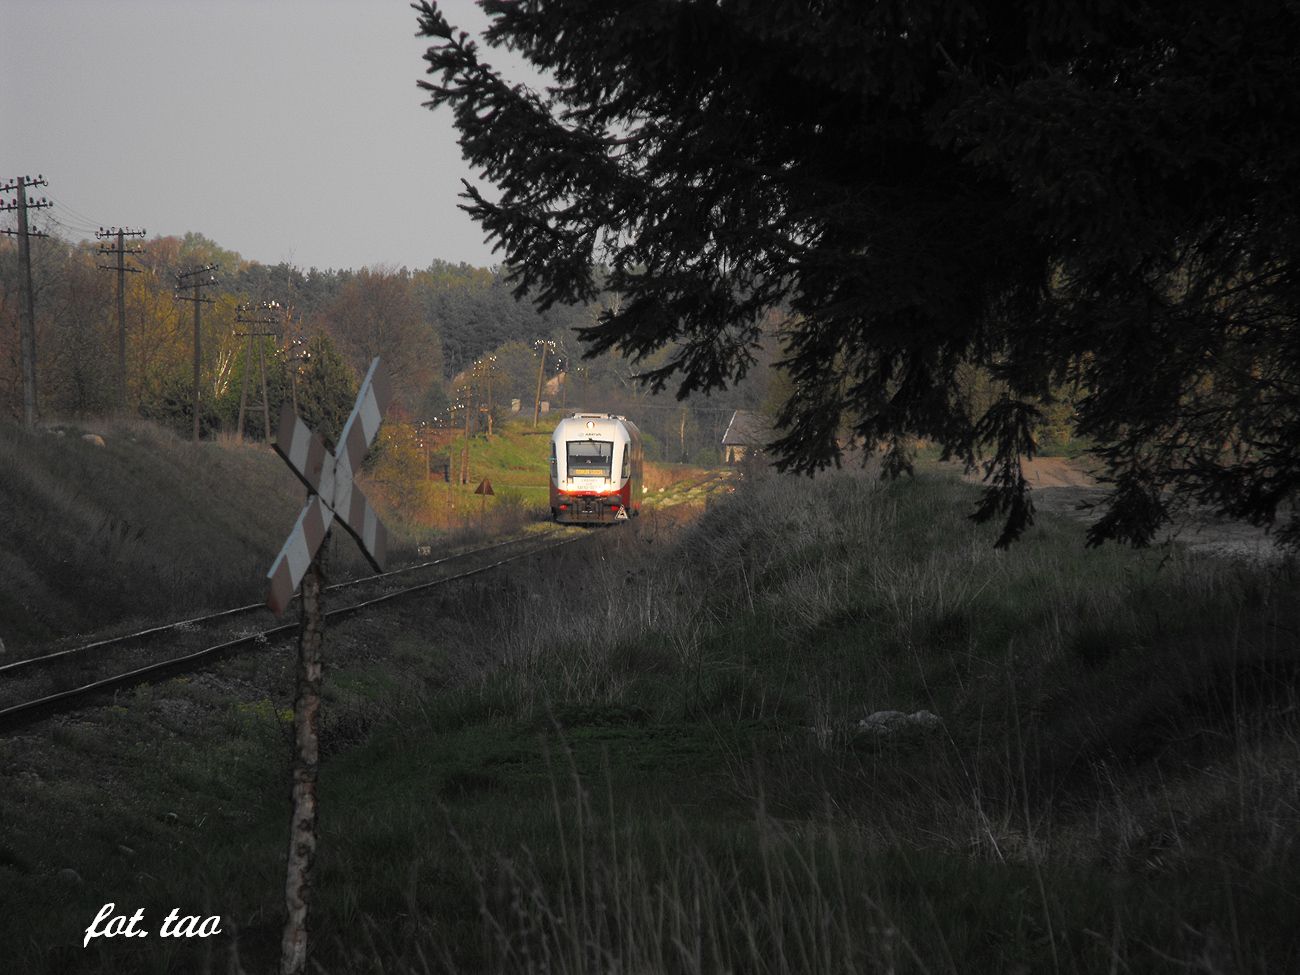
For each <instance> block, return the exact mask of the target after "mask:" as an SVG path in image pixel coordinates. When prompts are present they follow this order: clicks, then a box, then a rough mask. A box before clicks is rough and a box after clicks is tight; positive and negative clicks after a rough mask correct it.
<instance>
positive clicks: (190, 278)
mask: <svg viewBox="0 0 1300 975" xmlns="http://www.w3.org/2000/svg"><path fill="white" fill-rule="evenodd" d="M216 270H217V265H215V264H205V265H204V266H203V267H196V268H194V270H192V271H183V272H181V273H180V274H177V275H176V287H177V289H178V290H179V289H181V288H192V289H193V290H194V294H193V296H192V297H189V296H186V295H183V294H179V293H178V294H175V295H172V297H173V298H175V299H176V300H177V301H192V302H194V442H195V443H198V442H199V407H200V404H201V402H202V396H201V394H200V390H201V389H202V388H203V387H202V386H201V384H200V383H199V367H200V365H201V363H202V356H201V352H200V348H201V343H202V338H201V337H200V332H199V327H200V323H201V319H200V315H199V309H200V308H202V307H203V306H204V305H210V304H212V299H211V298H204V297H203V296H202V294H201V293H200V289H201V288H208V287H211V286H212V285H214V284H216V283H217V277H216V275H215V274H214V273H213V272H215V271H216Z"/></svg>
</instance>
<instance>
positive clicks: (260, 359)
mask: <svg viewBox="0 0 1300 975" xmlns="http://www.w3.org/2000/svg"><path fill="white" fill-rule="evenodd" d="M279 309H280V303H279V302H278V301H262V302H259V303H258V304H256V305H252V304H248V305H240V306H239V307H238V308H237V309H236V310H235V311H236V315H235V321H236V322H237V323H238V324H240V325H252V326H258V325H261V326H263V327H262V328H260V329H259V328H256V327H254V328H250V329H249V330H248V331H247V332H236V333H235V336H236V337H237V338H247V339H248V353H247V355H245V356H244V385H243V388H242V389H241V390H240V392H239V429H238V436H239V440H240V442H241V443H242V442H243V440H244V412H245V407H246V406H247V404H248V366H249V360H250V359H252V357H253V340H254V339H259V338H267V337H271V338H274V337H276V336H277V335H278V334H279V333H278V332H277V331H275V330H267V329H266V328H265V326H267V325H279V324H280V318H279V317H278V315H277V317H274V318H267V317H263V318H246V317H244V316H245V315H246V314H251V313H253V312H255V311H263V312H277V313H278V312H279ZM257 368H258V372H259V374H260V375H261V379H262V405H261V406H253V407H249V408H248V409H249V410H251V411H254V412H256V411H258V410H260V411H261V413H262V419H263V420H264V421H265V423H266V442H267V443H270V442H271V399H270V397H269V396H268V395H267V392H266V343H264V342H258V343H257Z"/></svg>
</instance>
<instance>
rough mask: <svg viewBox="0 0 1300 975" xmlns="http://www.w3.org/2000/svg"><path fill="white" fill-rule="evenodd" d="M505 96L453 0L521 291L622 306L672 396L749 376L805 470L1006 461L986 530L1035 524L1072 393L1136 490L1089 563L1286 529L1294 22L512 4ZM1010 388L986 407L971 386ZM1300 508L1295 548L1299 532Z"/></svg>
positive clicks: (790, 464) (624, 324) (1122, 490)
mask: <svg viewBox="0 0 1300 975" xmlns="http://www.w3.org/2000/svg"><path fill="white" fill-rule="evenodd" d="M484 8H485V10H486V11H487V12H488V13H489V14H490V16H491V18H492V21H491V26H490V28H489V29H488V31H487V33H486V35H485V37H486V41H487V43H488V45H489V46H492V47H499V48H510V49H511V50H513V51H515V52H517V53H519V54H521V55H522V56H523V57H525V58H526V59H528V61H530V62H531V63H532V64H533V65H534V66H535V67H536V68H538V69H539V70H540V71H541V72H543V73H544V74H545V75H547V76H548V78H549V79H550V80H551V83H550V84H549V85H548V87H547V88H546V89H545V90H544V91H532V90H529V89H528V88H526V87H524V86H522V85H512V84H510V83H509V82H508V81H507V80H506V79H504V78H503V77H502V76H501V75H500V74H499V73H498V72H496V71H494V70H493V69H492V67H491V66H490V65H489V64H488V63H487V62H486V61H485V60H484V58H483V56H482V50H481V48H480V47H479V46H478V45H477V44H476V43H475V42H474V41H473V40H472V39H470V38H469V37H468V36H467V35H465V34H463V33H460V32H458V31H456V30H455V29H454V28H453V27H452V25H451V24H449V23H448V21H447V20H446V18H445V17H444V16H443V15H442V13H441V12H440V11H439V10H438V9H437V8H436V6H435V5H433V4H420V5H419V8H418V9H419V24H420V29H421V31H422V32H423V34H424V35H425V36H426V37H428V38H430V39H431V41H432V46H431V47H430V48H429V49H428V52H427V54H426V55H425V59H426V61H427V62H428V72H429V75H430V77H429V79H428V80H427V81H425V82H422V84H423V85H424V87H425V89H426V90H427V92H428V94H429V105H430V106H431V107H433V108H444V107H445V108H447V109H450V111H451V112H452V113H453V114H454V118H455V122H456V125H457V127H458V128H459V131H460V137H461V146H462V149H463V151H464V154H465V156H466V157H467V159H468V160H469V161H470V163H471V164H472V165H473V166H474V168H475V169H476V170H478V171H481V172H483V173H484V174H486V178H487V179H488V180H489V181H490V183H491V184H493V189H492V190H491V191H490V192H489V191H488V190H487V188H486V187H479V186H473V185H471V186H467V189H466V208H467V209H468V211H469V212H470V213H471V214H472V215H473V217H474V218H475V219H476V220H477V221H478V222H479V223H480V224H481V225H482V226H483V228H484V229H485V230H486V231H487V233H488V235H489V237H490V239H491V240H492V241H493V242H494V243H495V244H497V245H498V246H499V247H500V248H501V249H502V251H503V253H504V256H505V261H506V264H507V266H508V267H510V268H512V269H514V283H515V286H516V289H517V290H518V291H519V292H520V293H524V292H529V293H535V294H537V295H538V296H539V297H540V299H541V300H542V301H543V303H560V302H574V301H578V302H582V301H590V300H592V299H593V298H594V296H595V294H596V291H597V288H598V282H597V278H596V274H595V271H594V269H595V267H596V266H597V264H598V263H603V264H604V265H606V266H607V267H608V269H609V276H608V279H607V280H606V281H604V282H603V283H604V286H605V287H608V288H609V289H611V290H612V291H614V292H616V293H618V294H620V295H621V296H622V297H623V302H622V304H621V306H620V307H619V308H618V309H617V310H614V309H611V310H609V311H608V312H607V313H606V314H605V315H604V316H603V317H602V319H601V320H600V321H599V323H597V324H596V325H595V326H593V327H592V328H590V329H588V330H586V332H585V337H586V339H587V341H588V342H589V344H590V350H591V351H593V352H601V351H604V350H608V349H619V350H621V351H623V352H625V353H627V354H629V355H631V356H633V357H643V356H645V355H648V354H649V353H651V352H653V351H655V350H657V349H661V348H668V349H671V355H670V358H669V360H668V361H667V362H666V363H664V364H663V365H661V366H658V367H655V368H651V369H649V370H648V371H647V380H648V382H649V383H650V384H651V385H652V386H654V387H656V388H662V387H664V386H665V385H666V384H668V383H670V382H672V383H674V384H675V385H676V386H677V388H678V392H679V394H685V393H689V392H691V391H694V390H707V389H714V388H719V387H721V386H723V385H725V384H727V383H729V382H732V381H734V380H735V379H737V378H738V377H741V376H743V375H744V374H745V373H746V371H747V370H748V369H749V368H750V367H751V365H752V363H753V361H754V344H755V342H756V341H757V337H758V336H757V331H756V330H757V328H758V322H759V320H760V318H761V316H762V314H763V313H764V311H765V310H767V309H769V308H771V307H774V306H777V305H783V306H784V307H785V308H787V309H788V310H789V311H791V312H792V318H791V325H790V326H789V328H788V329H787V330H786V331H785V333H784V335H783V343H784V353H785V359H784V362H785V368H786V371H787V373H788V375H789V377H790V381H791V392H790V396H789V398H788V399H787V400H786V401H785V403H784V405H783V407H782V409H781V417H780V419H781V425H782V428H783V431H784V433H783V435H782V436H781V437H780V439H778V440H777V442H776V444H775V446H776V449H777V451H778V452H779V455H780V457H781V458H782V463H783V465H784V466H785V467H786V468H788V469H791V470H796V471H812V470H814V469H816V468H818V467H821V466H823V465H825V464H828V463H834V462H837V461H838V459H839V447H838V444H837V433H838V432H839V431H840V430H841V427H842V425H847V426H848V427H849V428H850V429H851V430H852V432H853V433H854V434H855V435H856V437H857V438H858V439H860V440H861V441H863V442H865V443H866V444H868V445H875V444H883V445H884V449H885V468H886V470H887V471H888V472H891V473H898V472H901V471H903V470H906V469H908V468H909V463H910V462H909V457H908V453H907V448H906V443H907V438H908V436H909V435H911V434H919V435H923V436H925V437H928V438H930V439H933V440H937V441H938V442H940V443H942V444H943V445H944V447H945V449H946V451H947V452H948V453H949V454H950V455H953V456H956V457H958V458H960V459H962V460H965V461H967V462H974V461H975V459H976V457H977V454H979V453H980V452H987V454H988V455H989V456H990V457H991V464H990V467H989V469H988V474H989V477H990V485H989V488H988V489H987V491H986V494H985V497H984V500H983V503H982V504H981V506H980V508H979V510H978V512H977V515H978V516H979V517H981V518H990V517H996V516H1001V517H1003V518H1004V519H1005V520H1004V530H1003V532H1002V535H1001V538H1000V539H999V543H1000V544H1006V543H1007V542H1009V541H1010V540H1011V539H1013V538H1014V537H1015V536H1016V535H1017V534H1018V533H1020V532H1021V531H1022V530H1023V528H1024V527H1025V526H1026V525H1027V524H1029V523H1030V522H1031V520H1032V505H1031V504H1030V501H1029V498H1028V492H1027V485H1026V484H1025V481H1024V479H1023V477H1022V475H1021V468H1020V462H1021V460H1022V459H1023V458H1025V457H1028V456H1031V455H1032V454H1033V452H1034V449H1035V445H1034V440H1033V435H1032V431H1033V428H1034V425H1035V424H1036V423H1037V422H1038V417H1039V413H1040V409H1041V404H1043V403H1044V402H1048V401H1050V399H1051V397H1052V391H1053V390H1054V389H1057V388H1061V387H1062V386H1071V387H1073V386H1074V385H1076V384H1077V386H1078V387H1079V388H1080V389H1081V390H1082V391H1083V392H1084V396H1083V398H1082V399H1081V401H1080V402H1079V403H1078V405H1077V410H1076V412H1075V415H1074V418H1073V420H1074V424H1075V430H1074V433H1075V434H1077V435H1082V436H1087V437H1090V438H1092V439H1093V440H1094V442H1095V443H1096V444H1097V445H1098V453H1099V456H1100V458H1101V459H1102V461H1104V463H1105V465H1106V467H1107V469H1108V477H1109V479H1110V481H1111V484H1112V487H1113V491H1112V493H1111V498H1110V503H1109V507H1108V508H1107V509H1106V512H1105V515H1104V517H1102V518H1101V520H1100V521H1098V522H1097V523H1096V524H1095V525H1093V526H1092V527H1091V528H1090V529H1089V537H1090V540H1091V541H1093V542H1099V541H1101V540H1104V539H1120V540H1126V541H1129V542H1133V543H1136V544H1143V543H1145V542H1147V541H1149V540H1150V539H1151V538H1152V537H1153V533H1154V532H1155V531H1156V530H1157V529H1158V528H1159V527H1160V525H1161V524H1163V523H1164V522H1165V521H1167V520H1168V518H1169V517H1170V515H1171V514H1172V513H1173V511H1174V510H1175V508H1176V507H1177V506H1178V505H1180V504H1184V503H1188V502H1189V501H1200V502H1207V503H1210V504H1212V505H1213V506H1214V507H1215V508H1216V509H1217V510H1219V511H1221V512H1223V513H1226V514H1230V515H1236V516H1243V517H1246V518H1250V519H1252V520H1254V521H1257V522H1271V521H1272V520H1273V519H1274V518H1275V516H1276V515H1277V512H1278V510H1279V507H1280V506H1283V505H1284V502H1285V501H1286V500H1287V499H1289V498H1291V497H1292V496H1293V495H1294V493H1295V491H1296V488H1297V486H1300V329H1298V328H1297V326H1296V311H1297V304H1300V291H1298V288H1297V285H1298V283H1300V281H1298V278H1297V274H1296V265H1295V260H1296V254H1297V253H1300V250H1297V247H1296V244H1297V239H1298V238H1300V224H1298V221H1300V216H1297V215H1298V214H1300V206H1297V199H1296V196H1297V194H1300V179H1297V175H1300V174H1298V173H1297V169H1298V168H1300V166H1298V163H1300V137H1298V136H1300V131H1297V130H1298V129H1300V88H1297V86H1296V84H1295V70H1294V64H1295V54H1294V52H1295V51H1296V50H1300V8H1297V7H1296V6H1295V5H1293V4H1277V3H1272V2H1265V0H1244V2H1241V3H1237V4H1231V5H1224V4H1218V3H1212V2H1210V0H1176V2H1175V0H1152V2H1148V3H1144V4H1139V5H1134V4H1102V3H1095V2H1090V0H1055V2H1047V3H1043V2H1038V0H1033V2H1030V0H1020V2H993V0H974V2H970V3H962V4H953V3H947V2H941V0H920V2H917V0H881V2H873V3H862V2H858V0H818V2H813V0H793V2H787V3H757V2H752V0H720V2H719V0H708V2H704V0H649V2H647V0H599V2H598V0H528V2H522V0H490V2H488V3H485V4H484ZM971 366H979V367H982V368H984V369H987V370H988V371H989V373H990V374H991V375H992V376H993V377H994V379H996V380H997V382H998V383H1000V384H1001V388H1002V389H1004V390H1005V392H1004V393H1003V394H1001V395H1000V396H999V397H998V398H997V399H996V401H994V402H993V403H991V404H989V405H987V407H985V408H982V409H977V408H976V407H975V406H974V405H973V404H972V403H970V402H968V401H967V400H966V399H965V398H964V397H963V395H962V392H961V384H960V383H959V382H958V381H957V379H958V376H959V374H960V373H961V372H962V370H966V369H968V368H970V367H971ZM1297 518H1300V516H1297V515H1292V516H1291V520H1290V521H1289V522H1288V524H1287V525H1286V530H1287V531H1288V532H1289V533H1290V534H1291V535H1292V536H1293V537H1296V536H1300V520H1297Z"/></svg>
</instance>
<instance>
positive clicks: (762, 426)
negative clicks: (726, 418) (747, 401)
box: [722, 410, 772, 447]
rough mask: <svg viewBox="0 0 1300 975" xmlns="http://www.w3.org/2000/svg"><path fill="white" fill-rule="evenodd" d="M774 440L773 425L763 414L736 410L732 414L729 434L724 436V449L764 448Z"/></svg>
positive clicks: (728, 427)
mask: <svg viewBox="0 0 1300 975" xmlns="http://www.w3.org/2000/svg"><path fill="white" fill-rule="evenodd" d="M771 438H772V424H771V423H770V422H768V419H767V417H765V416H763V414H761V413H753V412H751V411H749V410H736V412H734V413H732V414H731V422H730V423H728V424H727V432H726V433H724V434H723V435H722V446H724V447H762V446H764V445H766V444H767V442H768V441H769V440H770V439H771Z"/></svg>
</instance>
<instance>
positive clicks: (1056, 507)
mask: <svg viewBox="0 0 1300 975" xmlns="http://www.w3.org/2000/svg"><path fill="white" fill-rule="evenodd" d="M1024 470H1025V476H1026V478H1027V479H1028V480H1029V483H1030V485H1031V486H1032V488H1033V495H1032V497H1033V501H1034V507H1035V508H1036V509H1037V510H1038V511H1039V512H1043V513H1047V514H1056V515H1065V516H1067V517H1070V518H1075V519H1078V520H1079V521H1082V522H1085V523H1091V522H1093V521H1096V520H1097V519H1098V518H1100V517H1101V509H1100V508H1099V507H1094V508H1091V509H1090V508H1089V506H1090V505H1098V504H1099V503H1100V502H1102V501H1103V500H1104V499H1105V497H1106V490H1105V489H1104V488H1103V487H1101V486H1099V485H1098V484H1097V481H1096V479H1095V478H1094V477H1093V476H1092V475H1091V474H1090V473H1089V472H1088V469H1087V466H1086V464H1085V463H1084V462H1083V461H1077V460H1068V459H1066V458H1064V457H1037V458H1035V459H1034V460H1032V461H1029V462H1027V463H1026V464H1025V465H1024ZM965 479H966V480H969V481H976V482H978V481H979V475H978V474H970V475H965ZM1160 540H1161V541H1162V542H1163V541H1175V542H1181V543H1182V544H1183V545H1185V546H1187V547H1188V548H1189V549H1192V550H1193V551H1199V552H1207V553H1210V554H1213V555H1219V556H1223V557H1227V558H1244V559H1248V560H1251V561H1258V562H1280V561H1281V560H1282V559H1283V558H1284V557H1285V553H1284V552H1283V551H1282V550H1281V549H1279V548H1278V547H1277V546H1276V545H1275V544H1274V543H1273V538H1272V536H1271V535H1269V534H1268V533H1267V532H1266V531H1265V530H1264V529H1262V528H1256V527H1254V526H1253V525H1248V524H1245V523H1243V522H1237V521H1229V520H1227V519H1224V518H1218V517H1216V516H1215V515H1214V514H1212V513H1211V512H1208V511H1203V512H1197V513H1194V514H1190V515H1188V516H1186V517H1184V518H1182V519H1181V520H1180V521H1179V522H1178V523H1177V524H1176V525H1175V526H1174V527H1173V529H1172V530H1171V531H1169V532H1166V533H1165V534H1164V535H1163V536H1162V538H1161V539H1160Z"/></svg>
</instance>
